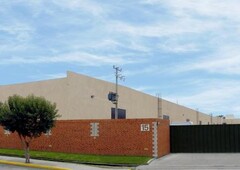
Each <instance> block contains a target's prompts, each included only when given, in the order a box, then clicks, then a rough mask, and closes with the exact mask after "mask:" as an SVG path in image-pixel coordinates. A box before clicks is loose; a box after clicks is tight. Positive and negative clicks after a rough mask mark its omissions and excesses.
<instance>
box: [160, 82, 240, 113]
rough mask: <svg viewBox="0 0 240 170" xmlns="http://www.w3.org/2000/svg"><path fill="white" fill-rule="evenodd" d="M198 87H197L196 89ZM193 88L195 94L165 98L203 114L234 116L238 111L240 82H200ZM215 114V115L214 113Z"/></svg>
mask: <svg viewBox="0 0 240 170" xmlns="http://www.w3.org/2000/svg"><path fill="white" fill-rule="evenodd" d="M198 86H199V87H198ZM198 86H195V90H196V92H195V93H193V94H192V95H190V94H186V95H174V96H175V97H173V96H165V97H166V99H168V100H171V101H174V100H175V99H176V98H177V99H178V101H179V103H180V104H183V105H186V106H189V107H192V108H198V109H199V110H200V111H203V112H205V113H215V114H221V113H228V114H235V113H236V112H237V111H239V110H238V107H239V105H238V98H239V95H240V81H226V82H225V81H221V80H210V79H209V80H202V82H201V84H200V85H198ZM216 112H217V113H216Z"/></svg>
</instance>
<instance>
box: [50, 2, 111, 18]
mask: <svg viewBox="0 0 240 170" xmlns="http://www.w3.org/2000/svg"><path fill="white" fill-rule="evenodd" d="M52 1H53V3H54V4H55V5H57V6H59V7H61V8H63V9H65V8H67V9H70V10H83V11H85V12H87V13H89V14H92V15H94V16H99V15H103V14H104V13H105V11H106V10H107V9H104V8H103V7H102V4H100V3H97V2H94V1H85V0H52Z"/></svg>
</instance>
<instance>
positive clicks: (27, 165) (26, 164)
mask: <svg viewBox="0 0 240 170" xmlns="http://www.w3.org/2000/svg"><path fill="white" fill-rule="evenodd" d="M0 164H7V165H14V166H23V167H31V168H41V169H52V170H71V169H69V168H62V167H56V166H47V165H39V164H31V163H21V162H12V161H5V160H0Z"/></svg>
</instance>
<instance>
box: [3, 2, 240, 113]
mask: <svg viewBox="0 0 240 170" xmlns="http://www.w3.org/2000/svg"><path fill="white" fill-rule="evenodd" d="M239 6H240V1H239V0H228V1H226V0H201V1H198V0H119V1H110V0H102V1H97V0H95V1H93V0H88V1H86V0H32V1H29V0H11V1H8V0H0V77H1V79H0V84H1V85H6V84H13V83H21V82H30V81H37V80H45V79H52V78H59V77H65V76H66V71H67V70H69V71H74V72H78V73H82V74H86V75H89V76H92V77H96V78H99V79H103V80H106V81H110V82H114V70H113V68H112V66H113V65H118V66H120V67H122V69H123V74H124V75H125V76H126V80H125V82H121V84H122V85H124V86H128V87H130V88H133V89H136V90H140V91H143V92H145V93H148V94H151V95H154V96H155V95H156V94H161V96H162V97H163V98H164V99H167V100H170V101H172V102H178V103H179V104H182V105H185V106H187V107H190V108H193V109H198V110H199V111H201V112H205V113H207V114H210V113H212V114H214V115H220V114H234V115H235V116H236V117H240V101H239V99H240V98H239V96H240V38H239V37H240V10H239Z"/></svg>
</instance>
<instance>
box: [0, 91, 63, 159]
mask: <svg viewBox="0 0 240 170" xmlns="http://www.w3.org/2000/svg"><path fill="white" fill-rule="evenodd" d="M57 112H58V110H56V104H55V103H51V102H50V101H47V100H46V99H45V98H43V97H36V96H34V95H29V96H27V97H22V96H19V95H13V96H10V97H9V98H8V100H7V101H6V102H5V103H0V125H1V126H3V128H4V129H5V130H9V131H10V132H12V133H14V132H17V134H18V136H19V138H20V140H21V143H22V145H23V148H24V151H25V158H26V163H30V155H29V147H30V143H31V141H32V140H33V139H34V138H37V137H39V136H41V134H42V133H46V132H48V131H49V130H50V129H51V128H52V127H54V125H55V122H56V119H57V117H59V115H58V114H57Z"/></svg>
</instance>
